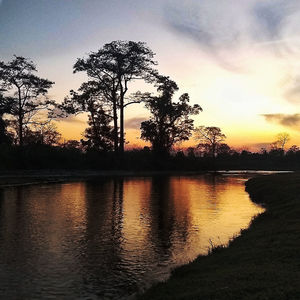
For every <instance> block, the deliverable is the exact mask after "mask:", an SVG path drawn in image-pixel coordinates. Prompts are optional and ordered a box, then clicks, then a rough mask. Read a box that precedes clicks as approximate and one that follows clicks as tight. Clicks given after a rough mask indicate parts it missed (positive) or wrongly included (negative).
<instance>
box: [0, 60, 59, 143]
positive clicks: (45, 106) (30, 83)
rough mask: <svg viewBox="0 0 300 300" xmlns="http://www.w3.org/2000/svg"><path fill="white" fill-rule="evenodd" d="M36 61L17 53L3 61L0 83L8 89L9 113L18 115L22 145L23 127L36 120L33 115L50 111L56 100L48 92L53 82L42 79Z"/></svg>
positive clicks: (6, 91) (0, 66) (19, 138)
mask: <svg viewBox="0 0 300 300" xmlns="http://www.w3.org/2000/svg"><path fill="white" fill-rule="evenodd" d="M35 72H37V69H36V66H35V64H34V63H33V62H32V61H30V60H28V59H26V58H24V57H21V56H14V58H13V60H11V61H10V62H8V63H4V62H1V61H0V82H1V85H2V88H4V89H5V93H4V97H5V98H6V99H7V100H8V101H9V105H10V112H9V114H10V115H11V116H12V117H13V118H15V120H16V122H17V125H18V129H17V136H18V142H19V145H20V146H22V145H23V138H24V130H25V128H26V127H27V126H28V125H29V124H31V123H36V122H37V120H35V121H34V118H36V117H37V116H38V114H39V113H40V112H41V111H47V110H48V111H50V110H51V108H54V106H55V102H54V101H51V100H49V99H48V98H47V97H46V95H47V93H48V90H49V89H50V88H51V87H52V85H53V84H54V82H52V81H49V80H47V79H43V78H40V77H38V76H36V75H35V74H34V73H35Z"/></svg>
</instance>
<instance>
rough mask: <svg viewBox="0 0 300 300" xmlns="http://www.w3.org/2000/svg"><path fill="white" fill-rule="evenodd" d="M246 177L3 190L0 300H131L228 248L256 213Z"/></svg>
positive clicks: (0, 195)
mask: <svg viewBox="0 0 300 300" xmlns="http://www.w3.org/2000/svg"><path fill="white" fill-rule="evenodd" d="M245 177H246V175H241V176H226V177H225V176H216V177H214V176H212V175H201V176H193V177H147V178H115V179H106V180H103V179H101V180H96V181H93V182H78V183H66V184H49V185H39V186H26V187H15V188H6V189H2V190H0V298H1V299H72V300H73V299H121V298H122V297H124V298H125V299H126V298H128V296H129V295H132V294H133V293H135V292H136V291H138V290H141V289H143V288H145V287H147V286H149V285H150V284H151V283H153V282H154V281H157V280H164V279H166V278H167V277H168V276H169V272H170V269H171V268H174V267H176V266H178V265H182V264H185V263H187V262H189V261H191V260H193V259H195V258H196V257H197V256H198V255H199V254H205V253H207V251H208V249H209V246H210V241H212V242H213V243H214V244H215V245H218V244H224V243H227V242H228V240H229V239H230V238H232V236H234V235H236V234H238V233H239V231H240V229H242V228H245V227H247V226H248V225H249V222H250V221H251V219H252V218H253V216H255V215H257V214H258V213H260V212H262V208H260V207H259V206H257V205H255V204H254V203H252V202H251V201H250V199H249V196H248V194H247V193H246V192H245V191H244V182H245Z"/></svg>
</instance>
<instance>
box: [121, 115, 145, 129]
mask: <svg viewBox="0 0 300 300" xmlns="http://www.w3.org/2000/svg"><path fill="white" fill-rule="evenodd" d="M146 119H147V117H137V118H131V119H127V120H126V121H125V127H126V128H127V129H140V128H141V123H142V122H143V121H145V120H146Z"/></svg>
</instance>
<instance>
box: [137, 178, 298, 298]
mask: <svg viewBox="0 0 300 300" xmlns="http://www.w3.org/2000/svg"><path fill="white" fill-rule="evenodd" d="M246 188H247V191H248V192H249V193H250V196H251V198H252V200H253V201H255V202H257V203H262V204H263V205H264V206H265V207H266V209H267V210H266V212H265V213H264V214H262V215H260V216H258V217H257V218H256V219H255V220H254V221H253V222H252V224H251V226H250V228H249V229H247V230H244V231H243V232H242V235H241V236H239V237H238V238H236V239H235V240H234V241H232V242H231V243H230V245H229V247H228V248H221V249H220V248H217V249H215V250H213V251H211V253H210V254H209V255H208V256H200V257H198V258H197V259H196V260H195V261H194V262H192V263H191V264H189V265H186V266H183V267H181V268H178V269H176V270H175V271H174V272H173V273H172V276H171V278H170V279H169V280H168V281H167V282H164V283H159V284H157V285H155V286H153V287H152V288H151V289H150V290H148V291H147V292H146V293H145V294H143V295H140V296H139V299H145V300H146V299H149V300H150V299H151V300H154V299H164V300H166V299H172V300H173V299H300V174H278V175H270V176H262V177H258V178H253V179H250V180H249V181H248V182H247V183H246Z"/></svg>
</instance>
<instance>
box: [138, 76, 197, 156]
mask: <svg viewBox="0 0 300 300" xmlns="http://www.w3.org/2000/svg"><path fill="white" fill-rule="evenodd" d="M156 87H157V91H158V92H159V94H160V95H159V96H155V97H153V96H150V95H149V96H148V99H147V100H145V103H146V104H145V106H146V108H148V109H149V110H150V112H151V117H150V120H148V121H145V122H142V124H141V138H142V139H143V140H146V141H149V142H150V143H151V145H152V149H153V151H154V152H156V153H159V154H160V155H162V154H168V153H169V152H170V149H171V147H172V146H173V145H174V144H176V143H178V142H181V141H184V140H188V139H189V137H190V136H191V135H192V131H193V129H194V120H192V119H191V118H190V116H191V115H196V114H198V113H199V112H200V111H202V108H201V107H200V106H199V105H197V104H195V105H193V106H191V105H189V95H188V94H187V93H185V94H182V95H181V96H180V98H179V101H178V102H173V101H172V98H173V95H174V93H175V92H176V91H177V90H178V86H177V84H176V83H175V82H174V81H172V80H170V78H169V77H165V76H157V79H156Z"/></svg>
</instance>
